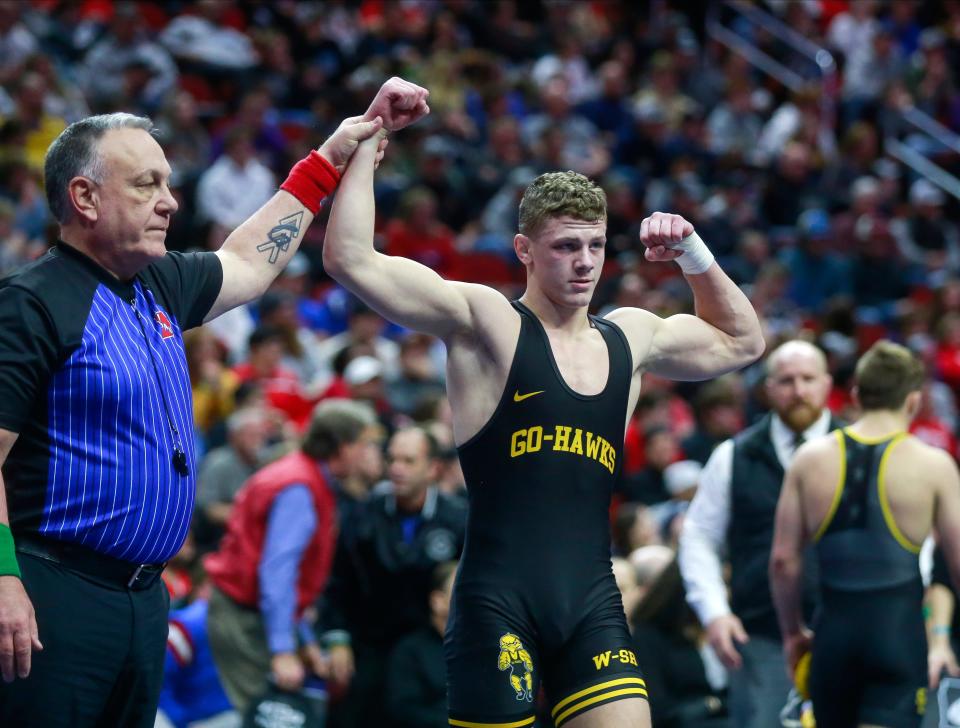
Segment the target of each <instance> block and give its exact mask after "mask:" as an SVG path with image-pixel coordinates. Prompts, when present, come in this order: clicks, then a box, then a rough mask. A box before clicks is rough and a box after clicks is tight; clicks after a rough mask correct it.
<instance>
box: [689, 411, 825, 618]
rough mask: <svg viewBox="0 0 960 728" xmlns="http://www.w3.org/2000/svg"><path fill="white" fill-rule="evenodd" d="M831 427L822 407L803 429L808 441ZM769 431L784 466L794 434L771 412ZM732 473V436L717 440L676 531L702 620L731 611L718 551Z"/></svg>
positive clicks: (791, 450)
mask: <svg viewBox="0 0 960 728" xmlns="http://www.w3.org/2000/svg"><path fill="white" fill-rule="evenodd" d="M829 431H830V411H829V410H828V409H824V410H823V412H822V413H821V415H820V418H819V419H818V420H817V421H816V422H814V423H813V424H812V425H811V426H810V427H808V428H807V429H806V430H804V431H803V439H804V440H805V441H808V440H811V439H813V438H815V437H821V436H823V435H826V434H827V433H828V432H829ZM770 434H771V437H772V438H773V447H774V450H775V451H776V453H777V459H778V460H779V461H780V464H781V465H782V466H783V468H784V470H786V469H787V467H789V465H790V461H791V460H792V459H793V454H794V452H795V451H796V446H795V441H796V435H795V434H794V432H793V430H791V429H790V428H789V427H787V425H786V424H785V423H784V422H783V420H781V419H780V418H779V417H778V416H777V415H773V422H772V425H771V427H770ZM732 477H733V440H732V439H731V440H726V441H724V442H722V443H721V444H720V445H718V446H717V448H716V449H715V450H714V451H713V454H712V455H710V459H709V460H707V464H706V465H705V466H704V468H703V472H702V473H701V474H700V482H699V485H698V487H697V494H696V496H695V497H694V499H693V502H692V503H691V504H690V508H689V509H688V510H687V515H686V518H685V519H684V522H683V532H682V534H681V536H680V549H679V553H678V560H679V564H680V571H681V573H682V574H683V582H684V586H685V587H686V590H687V602H689V604H690V606H691V607H692V608H693V611H694V612H696V614H697V617H699V619H700V623H701V624H702V625H704V626H706V625H708V624H710V622H712V621H713V620H714V619H716V618H717V617H722V616H723V615H725V614H730V602H729V600H728V599H727V586H726V584H725V583H724V581H723V565H722V562H721V554H722V552H723V551H724V549H725V547H726V543H727V529H728V528H729V526H730V503H731V501H730V498H731V496H730V481H731V479H732Z"/></svg>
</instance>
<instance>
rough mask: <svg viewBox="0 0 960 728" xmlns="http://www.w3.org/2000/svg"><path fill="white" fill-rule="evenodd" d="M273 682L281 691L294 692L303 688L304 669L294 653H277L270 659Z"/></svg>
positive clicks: (298, 656)
mask: <svg viewBox="0 0 960 728" xmlns="http://www.w3.org/2000/svg"><path fill="white" fill-rule="evenodd" d="M270 669H271V670H273V680H274V682H275V683H276V685H277V687H278V688H280V689H281V690H287V691H290V692H296V691H297V690H299V689H300V688H301V687H303V681H304V678H306V668H304V666H303V660H301V659H300V655H298V654H297V653H296V652H278V653H277V654H275V655H274V656H273V657H272V658H271V659H270Z"/></svg>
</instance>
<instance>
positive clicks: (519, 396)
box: [513, 389, 545, 402]
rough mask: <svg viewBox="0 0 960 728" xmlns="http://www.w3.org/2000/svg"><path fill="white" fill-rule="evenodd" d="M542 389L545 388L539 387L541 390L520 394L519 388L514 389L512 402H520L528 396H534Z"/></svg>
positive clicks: (540, 392) (542, 391)
mask: <svg viewBox="0 0 960 728" xmlns="http://www.w3.org/2000/svg"><path fill="white" fill-rule="evenodd" d="M544 391H545V390H543V389H541V390H540V391H538V392H530V393H528V394H520V390H515V391H514V393H513V401H514V402H522V401H523V400H525V399H529V398H530V397H535V396H536V395H538V394H543V393H544Z"/></svg>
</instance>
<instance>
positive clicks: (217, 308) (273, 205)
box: [206, 78, 430, 321]
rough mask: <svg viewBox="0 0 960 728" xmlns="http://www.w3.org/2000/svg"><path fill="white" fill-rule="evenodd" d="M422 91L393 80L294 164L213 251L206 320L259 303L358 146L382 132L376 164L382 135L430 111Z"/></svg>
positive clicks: (334, 186)
mask: <svg viewBox="0 0 960 728" xmlns="http://www.w3.org/2000/svg"><path fill="white" fill-rule="evenodd" d="M427 96H428V91H427V89H425V88H422V87H420V86H417V85H415V84H412V83H409V82H408V81H404V80H403V79H400V78H391V79H389V80H388V81H386V82H385V83H384V84H383V86H381V88H380V90H379V91H378V93H377V95H376V97H375V98H374V99H373V102H372V103H371V104H370V108H369V109H368V110H367V112H366V113H365V114H364V115H363V116H353V117H349V118H347V119H344V120H343V122H342V123H341V124H340V126H339V127H338V128H337V130H336V131H335V132H334V133H333V134H331V135H330V137H329V138H328V139H327V140H326V141H325V142H324V143H323V144H322V145H321V146H320V148H319V149H318V150H316V151H315V152H312V153H311V154H310V155H308V156H307V157H306V158H305V159H304V160H303V161H301V162H298V163H297V164H296V165H294V167H293V169H291V171H290V175H289V176H288V177H287V180H286V181H285V182H284V183H283V184H282V185H281V186H280V190H279V191H278V192H277V193H276V194H275V195H274V196H273V197H272V198H271V199H270V200H269V201H268V202H267V203H266V204H265V205H263V207H261V208H260V209H259V210H257V211H256V212H255V213H253V215H251V216H250V217H249V218H248V219H247V220H245V221H244V222H243V223H242V224H241V225H240V226H239V227H237V229H236V230H234V231H233V232H232V233H231V234H230V235H229V237H227V239H226V240H225V241H224V243H223V246H222V247H221V248H220V249H219V250H218V251H217V257H218V258H220V263H221V265H222V266H223V285H222V287H221V289H220V294H219V295H218V296H217V300H216V301H214V304H213V307H212V308H211V309H210V312H209V313H208V314H207V317H206V320H207V321H209V320H210V319H213V318H216V317H217V316H219V315H220V314H221V313H224V312H225V311H228V310H230V309H231V308H234V307H236V306H239V305H241V304H243V303H247V302H248V301H252V300H254V299H256V298H259V297H260V296H261V295H263V293H264V292H266V290H267V288H268V287H269V286H270V284H271V283H273V280H274V279H275V278H276V277H277V276H278V275H279V274H280V271H282V270H283V269H284V267H286V265H287V263H288V262H289V261H290V259H291V258H292V257H293V256H294V254H295V253H296V252H297V249H298V248H299V247H300V243H301V241H302V240H303V237H304V234H305V232H306V229H307V227H308V226H309V225H310V223H311V222H312V221H313V218H314V216H315V215H316V214H317V212H318V211H319V209H320V203H321V201H322V200H323V199H324V198H325V197H326V196H328V195H330V194H331V193H332V192H333V190H334V189H335V188H336V186H337V184H338V183H339V180H340V174H341V172H342V171H343V170H344V168H345V167H346V165H347V162H348V161H349V160H350V158H351V157H352V155H353V153H354V152H355V151H356V149H357V147H358V146H359V144H360V143H361V142H362V141H363V140H365V139H369V138H370V137H372V136H374V135H375V134H377V133H378V132H380V131H381V130H384V134H379V135H378V136H377V141H376V149H375V153H374V164H379V162H380V160H381V159H382V158H383V152H384V149H385V148H386V145H387V139H386V134H385V132H386V131H393V130H397V129H402V128H403V127H405V126H407V125H409V124H412V123H414V122H415V121H417V120H419V119H421V118H422V117H423V116H425V115H426V114H428V113H429V112H430V107H429V106H428V105H427V101H426V99H427Z"/></svg>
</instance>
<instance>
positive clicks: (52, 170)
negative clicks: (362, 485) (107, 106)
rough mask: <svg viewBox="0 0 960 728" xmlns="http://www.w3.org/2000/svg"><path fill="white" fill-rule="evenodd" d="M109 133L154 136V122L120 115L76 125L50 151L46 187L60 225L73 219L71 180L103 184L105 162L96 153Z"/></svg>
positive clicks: (44, 176)
mask: <svg viewBox="0 0 960 728" xmlns="http://www.w3.org/2000/svg"><path fill="white" fill-rule="evenodd" d="M110 129H143V130H144V131H148V132H150V133H151V134H152V133H153V132H154V130H155V128H154V126H153V122H152V121H151V120H150V119H148V118H147V117H145V116H135V115H133V114H128V113H126V112H122V111H118V112H116V113H114V114H100V115H99V116H89V117H87V118H86V119H81V120H80V121H75V122H73V123H72V124H71V125H70V126H68V127H67V128H66V129H64V130H63V131H62V132H60V136H58V137H57V138H56V139H54V140H53V144H51V145H50V148H49V149H47V156H46V158H45V159H44V162H43V178H44V186H45V187H46V190H47V204H48V205H49V206H50V212H52V213H53V216H54V217H55V218H56V219H57V221H58V222H60V223H65V222H66V221H67V220H69V219H70V216H71V209H70V192H69V185H70V180H72V179H73V178H74V177H88V178H89V179H92V180H93V181H94V182H96V183H98V184H100V183H102V182H103V177H104V169H103V159H102V158H101V157H100V155H99V154H98V153H97V146H98V142H99V141H100V138H101V137H102V136H103V135H104V134H105V133H106V132H107V131H109V130H110Z"/></svg>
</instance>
